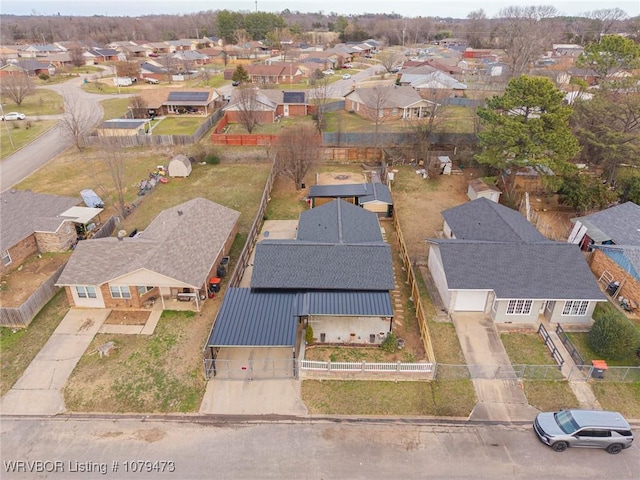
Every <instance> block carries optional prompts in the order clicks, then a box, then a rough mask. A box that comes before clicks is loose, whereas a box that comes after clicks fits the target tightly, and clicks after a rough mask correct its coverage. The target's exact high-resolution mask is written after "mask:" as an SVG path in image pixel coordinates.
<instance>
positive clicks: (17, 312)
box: [0, 262, 66, 328]
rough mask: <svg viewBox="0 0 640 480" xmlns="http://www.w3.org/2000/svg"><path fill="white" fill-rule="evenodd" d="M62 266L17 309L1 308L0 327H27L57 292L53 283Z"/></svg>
mask: <svg viewBox="0 0 640 480" xmlns="http://www.w3.org/2000/svg"><path fill="white" fill-rule="evenodd" d="M65 265H66V262H65V264H64V265H61V266H60V267H58V269H57V270H56V271H55V272H54V273H53V275H51V276H50V277H49V278H48V279H47V280H46V281H45V282H43V283H42V285H40V286H39V287H38V289H37V290H36V291H35V292H33V293H32V294H31V295H30V296H29V298H28V299H27V300H25V301H24V303H23V304H22V305H20V306H19V307H2V308H0V325H1V326H3V327H18V328H24V327H27V326H29V324H30V323H31V320H33V318H34V317H35V316H36V315H37V313H38V312H39V311H40V309H41V308H42V307H43V306H44V305H45V304H46V303H47V302H48V301H49V300H51V299H52V298H53V296H54V295H55V294H56V293H57V292H58V290H59V287H56V286H55V283H56V282H57V281H58V278H60V274H62V270H63V269H64V267H65Z"/></svg>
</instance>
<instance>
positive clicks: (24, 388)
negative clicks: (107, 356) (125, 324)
mask: <svg viewBox="0 0 640 480" xmlns="http://www.w3.org/2000/svg"><path fill="white" fill-rule="evenodd" d="M110 312H111V310H104V309H77V308H72V309H71V310H69V312H68V313H67V314H66V315H65V317H64V318H63V319H62V321H61V322H60V325H58V328H56V330H55V331H54V332H53V334H52V335H51V337H50V338H49V340H48V341H47V343H46V344H45V345H44V347H42V350H40V352H39V353H38V354H37V355H36V356H35V358H34V359H33V361H32V362H31V363H30V364H29V366H28V367H27V369H26V370H25V372H24V373H23V374H22V376H21V377H20V378H19V379H18V381H17V382H16V383H15V385H14V386H13V388H11V390H9V391H8V392H7V393H6V394H5V395H4V396H3V397H2V399H0V409H1V410H2V413H3V414H5V415H56V414H58V413H62V412H64V411H65V405H64V397H63V393H62V391H63V389H64V386H65V384H66V383H67V379H68V378H69V376H70V375H71V372H73V369H74V368H75V366H76V364H77V363H78V361H79V360H80V357H82V355H84V353H85V351H86V350H87V347H88V346H89V344H90V343H91V341H92V340H93V337H94V336H95V334H96V333H97V332H98V330H99V329H100V327H101V326H102V324H103V323H104V321H105V320H106V318H107V316H108V315H109V313H110Z"/></svg>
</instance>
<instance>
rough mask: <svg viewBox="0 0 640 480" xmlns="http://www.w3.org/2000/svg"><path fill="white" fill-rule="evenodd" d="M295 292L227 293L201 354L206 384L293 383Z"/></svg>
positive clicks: (298, 327) (296, 322) (297, 327)
mask: <svg viewBox="0 0 640 480" xmlns="http://www.w3.org/2000/svg"><path fill="white" fill-rule="evenodd" d="M295 299H296V294H295V293H282V292H279V293H270V292H255V291H252V290H251V289H249V288H229V289H228V290H227V292H226V294H225V301H224V302H223V304H222V307H221V308H220V311H219V312H218V316H217V317H216V320H215V322H214V325H213V328H212V330H211V335H210V336H209V341H208V342H207V345H206V346H205V349H204V352H203V353H204V371H205V377H206V378H207V379H214V378H215V379H217V380H257V379H273V378H297V366H296V358H297V351H298V346H299V345H298V343H297V340H298V339H299V338H300V335H298V331H301V330H302V325H301V322H300V320H299V318H298V317H297V316H296V315H295Z"/></svg>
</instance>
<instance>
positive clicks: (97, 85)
mask: <svg viewBox="0 0 640 480" xmlns="http://www.w3.org/2000/svg"><path fill="white" fill-rule="evenodd" d="M113 78H114V77H111V78H101V79H99V80H88V81H87V83H83V84H82V89H83V90H84V91H85V92H88V93H101V94H103V95H108V94H111V93H138V92H140V89H139V88H136V86H135V83H134V84H133V85H130V86H128V87H117V86H115V85H114V84H113Z"/></svg>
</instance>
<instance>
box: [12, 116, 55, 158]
mask: <svg viewBox="0 0 640 480" xmlns="http://www.w3.org/2000/svg"><path fill="white" fill-rule="evenodd" d="M56 123H58V122H57V120H29V119H27V120H15V121H10V122H0V127H1V128H0V159H3V158H5V157H8V156H9V155H12V154H14V153H15V152H16V151H18V150H19V149H21V148H22V147H24V146H25V145H27V144H28V143H30V142H32V141H33V140H34V139H36V138H37V137H39V136H40V135H42V134H43V133H45V132H46V131H47V130H49V129H50V128H53V127H54V126H55V125H56ZM5 124H6V125H5ZM7 129H8V130H9V132H7ZM12 142H13V145H12Z"/></svg>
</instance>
